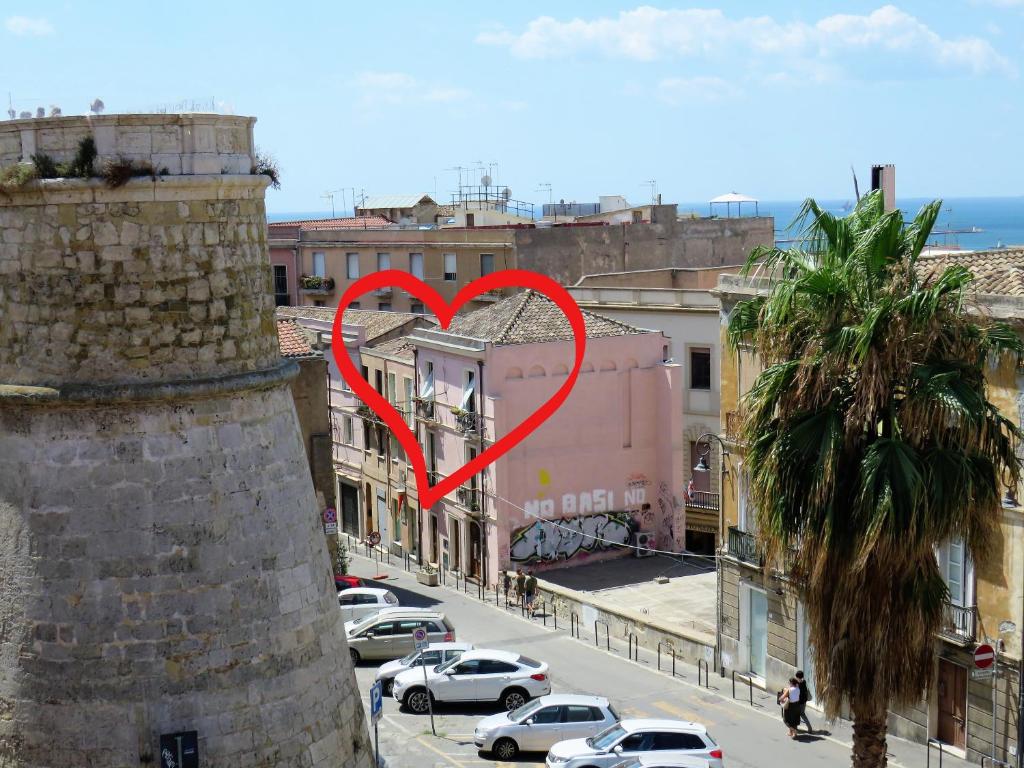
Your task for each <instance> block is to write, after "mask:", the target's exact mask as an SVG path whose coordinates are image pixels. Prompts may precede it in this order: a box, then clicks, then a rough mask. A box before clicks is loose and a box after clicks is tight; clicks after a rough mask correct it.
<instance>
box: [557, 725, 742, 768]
mask: <svg viewBox="0 0 1024 768" xmlns="http://www.w3.org/2000/svg"><path fill="white" fill-rule="evenodd" d="M651 752H658V753H660V755H659V756H660V757H665V758H675V757H703V758H705V759H706V760H707V761H708V762H710V763H711V766H712V768H722V766H723V763H722V750H721V748H720V747H719V746H718V744H717V743H716V742H715V740H714V739H712V738H711V735H710V734H709V733H708V731H707V728H705V727H704V726H703V725H701V724H700V723H690V722H687V721H685V720H623V721H621V722H619V723H616V724H615V725H613V726H610V727H609V728H607V729H605V730H604V731H602V732H601V733H599V734H597V735H596V736H593V737H591V738H589V739H570V740H568V741H560V742H558V743H557V744H555V745H554V746H552V747H551V749H550V750H549V751H548V756H547V760H546V763H547V768H584V767H586V768H612V766H614V765H617V764H618V763H621V762H623V761H624V760H627V759H630V758H635V757H640V756H641V755H644V754H646V753H651Z"/></svg>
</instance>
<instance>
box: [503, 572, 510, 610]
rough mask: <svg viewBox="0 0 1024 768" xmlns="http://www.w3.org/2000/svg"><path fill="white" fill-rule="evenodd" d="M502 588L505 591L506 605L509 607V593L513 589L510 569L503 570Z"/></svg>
mask: <svg viewBox="0 0 1024 768" xmlns="http://www.w3.org/2000/svg"><path fill="white" fill-rule="evenodd" d="M501 588H502V591H504V593H505V607H506V608H508V593H509V592H511V591H512V575H511V574H510V573H509V572H508V571H502V572H501Z"/></svg>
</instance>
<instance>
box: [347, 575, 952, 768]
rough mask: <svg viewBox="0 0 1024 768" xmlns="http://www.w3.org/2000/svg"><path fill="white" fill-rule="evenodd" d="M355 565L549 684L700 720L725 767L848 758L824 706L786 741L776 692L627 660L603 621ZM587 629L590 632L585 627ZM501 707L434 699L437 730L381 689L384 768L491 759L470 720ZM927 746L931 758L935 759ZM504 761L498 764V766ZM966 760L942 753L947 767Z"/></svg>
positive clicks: (922, 760) (369, 670) (915, 748)
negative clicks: (520, 659) (581, 624)
mask: <svg viewBox="0 0 1024 768" xmlns="http://www.w3.org/2000/svg"><path fill="white" fill-rule="evenodd" d="M351 561H352V566H351V569H350V570H351V572H352V573H353V574H355V575H356V576H360V577H363V578H367V579H371V578H373V577H374V576H375V575H378V573H386V574H387V578H386V579H383V580H381V583H380V586H386V587H387V588H388V589H390V590H392V591H393V592H394V593H395V595H396V596H397V597H398V599H399V601H400V603H401V604H402V605H409V606H422V607H430V608H436V609H441V610H443V611H444V613H445V614H446V615H447V616H448V618H449V619H450V620H451V622H452V624H453V625H454V626H455V631H456V637H457V639H458V640H464V641H468V642H471V643H473V644H475V645H476V646H477V647H478V648H502V649H506V650H511V651H518V652H520V653H523V654H526V655H528V656H531V657H533V658H535V659H541V660H543V661H546V662H547V663H548V664H549V665H550V668H551V669H550V676H551V683H552V691H553V692H560V693H586V694H594V695H600V696H606V697H608V699H610V700H611V702H612V704H613V705H614V706H615V707H616V709H617V710H618V711H619V713H620V715H621V716H622V717H661V718H664V717H667V718H678V719H683V720H692V721H695V722H700V723H703V724H704V725H705V726H706V727H707V729H708V731H709V733H711V735H712V736H713V737H714V738H715V740H716V741H717V742H718V743H719V745H720V746H721V747H722V749H723V750H724V753H725V763H726V765H728V766H730V768H761V766H777V765H785V766H787V768H804V767H805V766H806V767H808V768H809V767H811V766H815V767H817V766H842V765H849V763H850V758H849V742H850V728H849V724H848V723H841V722H840V723H833V724H828V723H826V722H825V721H824V719H823V717H822V715H821V714H820V713H816V712H815V711H814V710H809V713H808V714H809V717H810V718H811V722H812V723H814V726H815V729H816V732H815V734H814V735H810V734H803V733H801V736H800V737H799V739H797V740H795V741H794V740H790V739H789V738H788V737H787V735H786V728H785V726H784V725H783V723H782V720H781V717H780V716H779V710H778V707H777V706H776V705H775V701H774V697H769V696H767V695H766V694H764V693H763V692H761V691H758V690H757V689H754V691H753V704H751V703H750V696H751V693H750V692H749V690H748V688H747V686H746V685H745V684H744V683H743V682H742V681H737V683H736V698H733V692H732V680H731V679H730V678H720V677H718V676H716V675H714V674H712V676H711V679H710V681H708V682H709V686H708V687H705V686H703V685H698V679H697V678H698V675H697V669H696V667H693V666H691V665H690V664H688V663H685V662H682V661H680V662H679V663H678V665H677V667H676V672H677V675H676V677H674V678H673V677H672V676H671V675H670V674H669V672H668V667H669V660H668V659H667V658H663V659H662V667H663V670H664V671H663V672H658V671H657V670H656V668H655V667H656V663H657V662H656V659H655V657H654V655H653V654H650V653H648V652H646V651H645V650H641V651H640V653H639V659H638V660H637V661H633V660H630V659H629V658H628V651H627V648H626V645H625V643H619V642H617V641H616V640H614V639H613V640H612V651H611V652H609V651H607V650H605V637H604V634H603V631H604V630H603V628H599V629H600V632H601V634H600V636H599V638H598V639H599V642H600V644H601V648H600V649H597V648H595V647H594V646H595V644H594V628H593V627H585V628H582V631H581V638H580V639H576V638H573V637H572V636H571V635H570V632H569V628H568V627H567V626H566V624H565V622H564V621H563V620H561V619H560V621H559V629H558V630H555V629H554V628H553V622H552V620H551V619H550V617H549V619H548V626H547V627H546V628H545V627H544V626H543V624H542V622H541V619H540V618H537V619H534V620H533V621H532V622H531V621H530V620H528V619H526V618H523V617H522V616H521V615H520V611H519V609H505V608H504V607H497V606H495V603H494V594H493V592H492V593H491V594H490V595H489V599H488V601H486V602H481V600H480V599H478V597H477V593H476V591H475V587H474V586H473V585H472V584H470V585H469V588H470V593H471V594H468V595H467V594H464V593H462V592H456V591H455V590H454V588H453V584H452V583H451V582H449V584H448V585H447V586H442V587H425V586H422V585H420V584H419V583H417V581H416V579H415V574H413V573H406V572H405V571H404V570H403V568H402V564H401V563H400V562H399V561H397V560H393V561H392V565H390V566H388V565H386V564H385V565H382V566H381V567H380V568H379V569H378V568H377V566H376V563H375V562H373V561H371V560H368V559H367V558H365V557H362V556H359V555H352V556H351ZM588 630H589V631H588ZM375 672H376V664H373V663H363V664H361V665H359V666H357V667H356V678H357V680H358V682H359V686H360V688H361V689H362V694H363V702H364V705H365V707H366V709H367V712H369V688H370V685H371V684H372V683H373V680H374V675H375ZM495 711H497V710H496V708H495V707H494V706H490V705H487V706H484V705H481V706H466V705H440V706H439V707H438V709H437V710H436V711H435V727H436V732H437V735H434V734H432V733H431V727H430V719H429V717H427V716H426V715H422V716H421V715H413V714H409V713H404V712H400V711H399V707H398V704H397V703H396V702H395V701H394V699H392V698H390V697H385V699H384V716H383V718H382V719H381V721H380V723H379V726H378V728H379V739H380V753H381V757H382V758H383V759H385V760H386V761H387V764H388V766H389V767H390V768H424V766H438V767H439V768H440V767H444V768H477V767H478V766H483V765H492V766H493V765H495V761H493V760H491V759H489V758H488V757H487V756H486V755H482V754H479V753H478V752H477V750H476V747H475V746H474V745H473V728H474V726H475V725H476V722H477V721H478V720H479V719H480V718H481V717H483V716H484V715H487V714H491V713H493V712H495ZM889 752H890V755H889V765H890V766H892V767H893V768H901V767H902V768H918V767H919V766H920V768H924V766H925V765H926V757H927V756H926V752H925V747H924V746H923V745H921V744H914V743H911V742H907V741H903V740H901V739H894V738H890V739H889ZM937 758H938V755H937V753H936V752H935V751H934V750H933V752H932V761H933V762H935V763H936V764H937ZM543 761H544V755H543V754H533V755H530V754H525V755H521V756H520V757H519V758H518V759H517V760H516V761H515V762H516V763H518V764H519V765H522V766H527V765H537V764H541V765H542V764H543ZM499 765H501V764H499ZM967 765H970V764H969V763H966V762H964V761H962V760H957V759H955V758H952V757H951V756H950V755H945V756H944V759H943V766H951V767H952V768H957V767H958V766H967Z"/></svg>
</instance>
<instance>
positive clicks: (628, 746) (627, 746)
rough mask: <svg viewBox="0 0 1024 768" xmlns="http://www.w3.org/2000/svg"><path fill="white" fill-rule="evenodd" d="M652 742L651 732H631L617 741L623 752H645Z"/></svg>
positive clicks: (652, 735)
mask: <svg viewBox="0 0 1024 768" xmlns="http://www.w3.org/2000/svg"><path fill="white" fill-rule="evenodd" d="M653 743H654V734H653V733H643V732H641V733H633V734H630V735H629V736H627V737H626V738H624V739H623V740H622V741H620V742H619V746H621V747H622V751H623V752H646V751H647V750H649V749H650V748H651V745H652V744H653Z"/></svg>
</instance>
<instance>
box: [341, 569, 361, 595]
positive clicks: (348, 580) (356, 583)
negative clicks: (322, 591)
mask: <svg viewBox="0 0 1024 768" xmlns="http://www.w3.org/2000/svg"><path fill="white" fill-rule="evenodd" d="M334 586H335V587H336V588H337V590H338V591H339V592H340V591H341V590H343V589H352V588H354V587H365V586H366V584H365V583H364V582H363V580H362V579H360V578H359V577H358V576H341V575H340V574H337V573H336V574H334Z"/></svg>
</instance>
